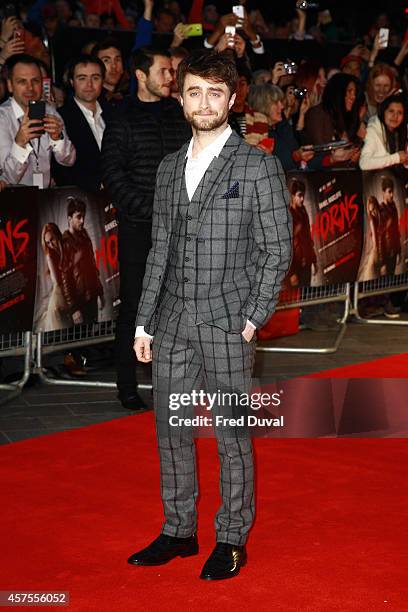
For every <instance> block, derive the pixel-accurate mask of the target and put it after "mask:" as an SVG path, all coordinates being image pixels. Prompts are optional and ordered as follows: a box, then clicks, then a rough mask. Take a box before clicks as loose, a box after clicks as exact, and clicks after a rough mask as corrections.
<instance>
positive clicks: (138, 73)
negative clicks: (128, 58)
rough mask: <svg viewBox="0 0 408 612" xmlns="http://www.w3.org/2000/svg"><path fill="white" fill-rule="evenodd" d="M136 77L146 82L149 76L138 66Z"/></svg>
mask: <svg viewBox="0 0 408 612" xmlns="http://www.w3.org/2000/svg"><path fill="white" fill-rule="evenodd" d="M135 77H136V78H137V80H138V81H141V82H142V83H144V82H145V81H146V79H147V76H146V75H145V73H144V72H143V70H139V68H136V70H135Z"/></svg>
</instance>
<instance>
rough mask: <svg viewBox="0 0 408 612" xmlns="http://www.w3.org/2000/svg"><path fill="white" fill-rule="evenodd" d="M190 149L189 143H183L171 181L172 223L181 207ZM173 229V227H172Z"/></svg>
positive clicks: (175, 162) (175, 161)
mask: <svg viewBox="0 0 408 612" xmlns="http://www.w3.org/2000/svg"><path fill="white" fill-rule="evenodd" d="M187 149H188V143H187V144H185V145H183V146H182V147H181V149H180V150H179V152H178V154H177V156H176V158H175V160H174V168H173V173H172V176H171V177H170V182H171V184H172V187H173V188H172V197H171V224H172V225H173V222H174V220H175V218H176V217H177V212H178V209H179V202H180V194H181V191H182V187H183V181H184V174H185V166H186V161H187V160H186V153H187ZM170 229H171V228H170Z"/></svg>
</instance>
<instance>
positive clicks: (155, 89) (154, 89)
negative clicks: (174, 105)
mask: <svg viewBox="0 0 408 612" xmlns="http://www.w3.org/2000/svg"><path fill="white" fill-rule="evenodd" d="M146 89H147V91H148V92H149V93H150V94H152V95H153V96H157V97H158V98H168V97H169V95H170V87H169V88H168V89H167V88H166V89H162V88H161V87H160V86H159V85H157V83H155V82H154V81H151V80H150V79H147V81H146Z"/></svg>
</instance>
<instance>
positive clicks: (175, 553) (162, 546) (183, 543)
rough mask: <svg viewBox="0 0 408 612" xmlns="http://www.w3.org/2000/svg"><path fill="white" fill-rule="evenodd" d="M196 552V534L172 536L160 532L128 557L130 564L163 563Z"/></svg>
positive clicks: (190, 555) (189, 555)
mask: <svg viewBox="0 0 408 612" xmlns="http://www.w3.org/2000/svg"><path fill="white" fill-rule="evenodd" d="M197 554H198V541H197V534H193V535H192V536H190V537H189V538H174V537H172V536H168V535H164V534H162V533H161V534H160V535H159V537H158V538H156V539H155V540H154V542H152V543H151V544H149V546H147V547H146V548H143V550H141V551H139V552H137V553H135V554H134V555H132V556H131V557H129V559H128V563H130V564H131V565H163V564H164V563H168V562H169V561H171V560H172V559H174V558H175V557H192V556H193V555H197Z"/></svg>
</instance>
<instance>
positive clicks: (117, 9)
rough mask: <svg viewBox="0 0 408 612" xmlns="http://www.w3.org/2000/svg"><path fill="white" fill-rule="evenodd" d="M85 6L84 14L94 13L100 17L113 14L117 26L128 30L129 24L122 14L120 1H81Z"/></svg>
mask: <svg viewBox="0 0 408 612" xmlns="http://www.w3.org/2000/svg"><path fill="white" fill-rule="evenodd" d="M82 1H83V4H84V5H85V13H86V14H87V15H89V13H96V14H97V15H102V14H103V13H113V14H114V15H115V17H116V19H117V21H118V24H119V25H120V26H121V27H122V28H123V29H124V30H130V29H131V24H130V23H129V21H128V20H127V19H126V16H125V13H124V12H123V9H122V6H121V4H120V0H82Z"/></svg>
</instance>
